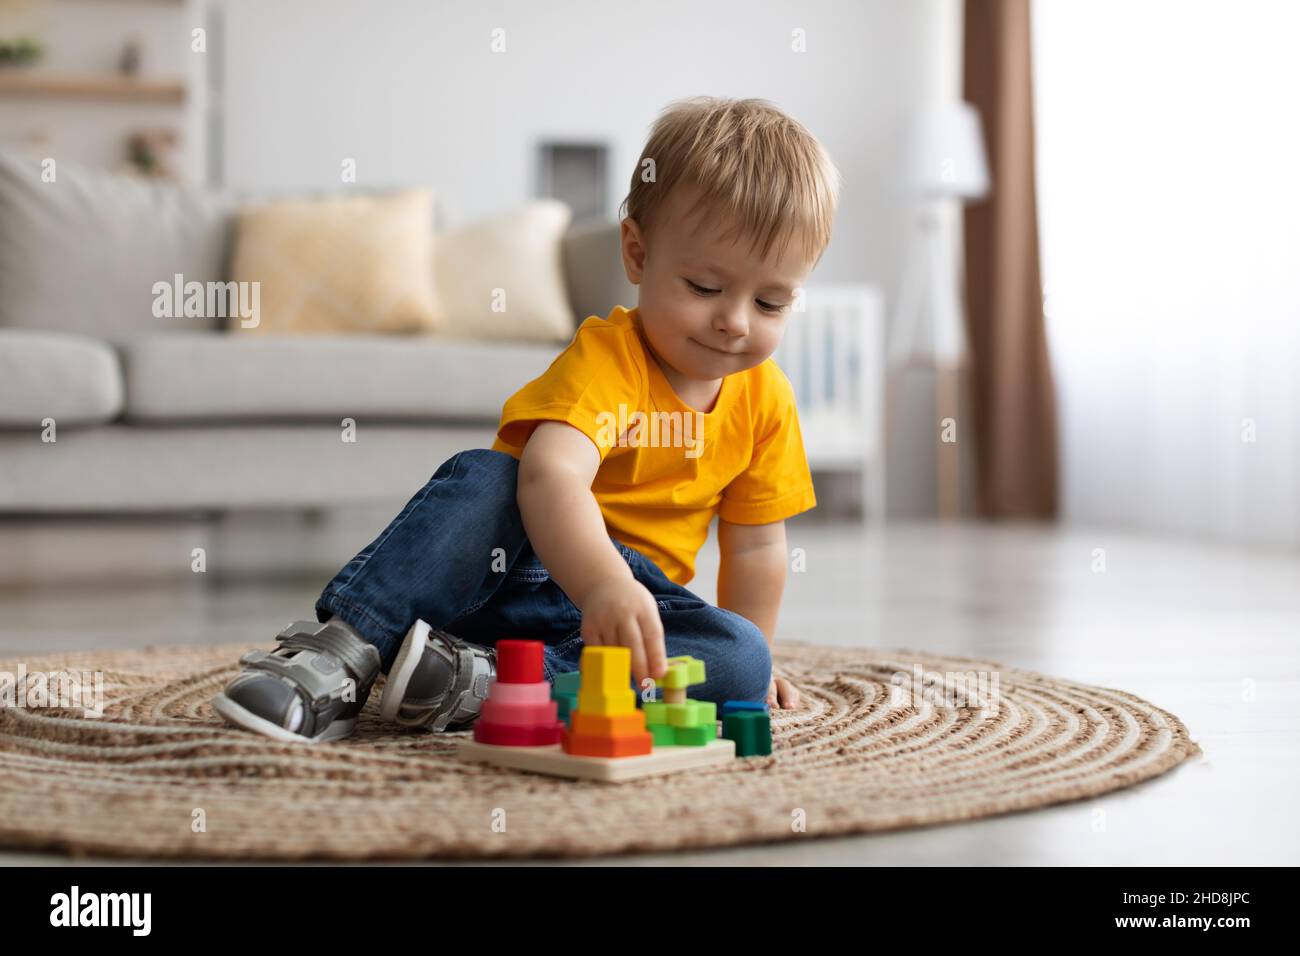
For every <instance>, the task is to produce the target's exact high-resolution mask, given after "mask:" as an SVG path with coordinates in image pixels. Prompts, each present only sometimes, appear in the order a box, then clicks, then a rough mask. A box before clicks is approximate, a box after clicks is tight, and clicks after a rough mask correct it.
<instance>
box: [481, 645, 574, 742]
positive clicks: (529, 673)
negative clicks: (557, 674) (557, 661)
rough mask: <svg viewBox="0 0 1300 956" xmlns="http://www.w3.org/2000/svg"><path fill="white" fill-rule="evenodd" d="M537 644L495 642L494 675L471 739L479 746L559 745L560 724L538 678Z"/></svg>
mask: <svg viewBox="0 0 1300 956" xmlns="http://www.w3.org/2000/svg"><path fill="white" fill-rule="evenodd" d="M542 650H543V645H542V642H541V641H511V640H505V641H498V642H497V676H496V679H495V680H493V681H491V682H490V683H489V684H488V695H487V698H486V699H485V700H484V701H483V707H482V710H481V711H480V712H479V717H478V719H477V720H476V721H474V739H475V740H477V741H478V742H479V743H482V744H495V745H497V746H513V747H542V746H546V745H548V744H555V743H559V742H560V739H561V738H562V736H563V734H564V722H563V721H561V720H560V719H559V718H558V716H557V709H558V705H557V704H556V702H555V701H554V700H552V699H551V683H550V681H547V680H544V679H543V678H542Z"/></svg>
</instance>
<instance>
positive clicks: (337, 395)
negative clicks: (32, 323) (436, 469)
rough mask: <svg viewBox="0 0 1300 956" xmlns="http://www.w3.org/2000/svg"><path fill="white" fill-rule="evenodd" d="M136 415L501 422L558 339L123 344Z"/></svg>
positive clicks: (129, 406)
mask: <svg viewBox="0 0 1300 956" xmlns="http://www.w3.org/2000/svg"><path fill="white" fill-rule="evenodd" d="M118 346H119V348H120V349H121V352H122V359H123V369H124V374H125V378H126V417H127V419H128V420H132V421H150V422H162V421H186V420H212V421H236V420H262V421H272V420H279V421H332V422H334V423H338V422H339V421H341V420H342V419H343V418H355V419H357V420H358V421H360V420H361V419H362V418H363V417H365V418H370V419H372V420H373V419H380V420H385V419H387V420H397V421H401V420H409V421H439V420H453V421H455V420H461V421H483V422H495V421H496V420H497V419H498V417H499V416H500V414H501V406H502V405H504V404H505V400H506V399H507V398H509V397H510V395H512V394H513V393H514V392H515V391H516V390H517V389H519V388H520V387H521V386H522V385H523V384H524V383H525V382H527V381H529V380H531V379H533V378H536V377H537V376H538V375H540V374H541V373H542V372H543V371H545V370H546V368H547V366H548V365H550V363H551V361H552V360H553V359H554V358H555V356H556V355H558V354H559V352H560V350H561V349H562V348H563V347H564V346H563V345H560V344H555V343H550V344H533V343H486V342H467V341H458V340H454V339H447V338H443V337H441V336H438V335H432V336H401V337H399V336H392V335H380V334H377V335H338V336H334V335H330V336H326V335H319V336H297V335H262V336H257V337H252V338H250V337H245V336H239V335H230V336H226V335H205V334H203V333H186V332H160V333H157V334H154V335H141V336H133V337H130V338H127V339H123V340H121V341H120V342H119V343H118Z"/></svg>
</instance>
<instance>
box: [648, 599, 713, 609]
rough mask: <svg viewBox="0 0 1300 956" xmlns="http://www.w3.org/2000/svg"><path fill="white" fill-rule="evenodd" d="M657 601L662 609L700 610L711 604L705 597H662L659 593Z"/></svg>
mask: <svg viewBox="0 0 1300 956" xmlns="http://www.w3.org/2000/svg"><path fill="white" fill-rule="evenodd" d="M655 603H656V604H658V605H659V610H661V611H698V610H700V609H701V608H706V607H709V606H710V604H709V602H708V601H706V600H704V599H703V598H688V597H660V596H659V595H656V596H655Z"/></svg>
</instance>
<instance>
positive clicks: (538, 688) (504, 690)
mask: <svg viewBox="0 0 1300 956" xmlns="http://www.w3.org/2000/svg"><path fill="white" fill-rule="evenodd" d="M488 698H489V699H491V700H499V701H501V702H502V703H503V704H544V703H546V702H547V701H548V700H550V699H551V682H550V681H540V682H539V683H536V684H502V683H501V682H500V681H495V680H493V681H488Z"/></svg>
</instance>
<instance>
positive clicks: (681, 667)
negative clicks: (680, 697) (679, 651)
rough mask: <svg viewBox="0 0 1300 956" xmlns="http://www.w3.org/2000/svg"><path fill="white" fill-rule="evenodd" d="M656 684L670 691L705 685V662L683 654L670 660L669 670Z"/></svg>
mask: <svg viewBox="0 0 1300 956" xmlns="http://www.w3.org/2000/svg"><path fill="white" fill-rule="evenodd" d="M655 683H656V684H657V685H658V686H660V687H664V688H668V689H670V690H677V689H679V688H683V687H689V686H691V685H692V684H703V683H704V661H702V660H700V659H699V658H698V657H690V656H689V655H685V654H683V655H682V656H680V657H670V658H668V670H667V672H666V673H665V674H664V676H663V677H661V678H660V679H659V680H657V681H655Z"/></svg>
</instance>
